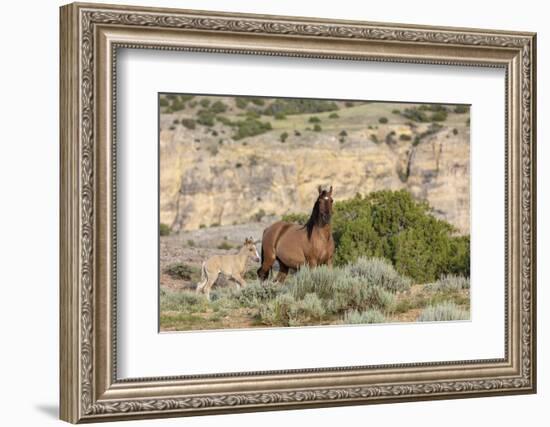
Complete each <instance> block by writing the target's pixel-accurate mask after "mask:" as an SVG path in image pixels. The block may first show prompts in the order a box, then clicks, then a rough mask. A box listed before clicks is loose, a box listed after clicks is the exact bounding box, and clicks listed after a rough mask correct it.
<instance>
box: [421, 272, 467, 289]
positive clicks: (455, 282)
mask: <svg viewBox="0 0 550 427" xmlns="http://www.w3.org/2000/svg"><path fill="white" fill-rule="evenodd" d="M463 289H470V279H469V278H468V277H464V276H455V275H454V274H446V275H444V276H443V277H442V278H441V279H439V280H438V281H437V282H435V283H433V284H431V285H430V290H433V291H436V292H457V291H461V290H463Z"/></svg>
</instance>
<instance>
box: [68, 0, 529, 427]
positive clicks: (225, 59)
mask: <svg viewBox="0 0 550 427" xmlns="http://www.w3.org/2000/svg"><path fill="white" fill-rule="evenodd" d="M60 51H61V113H60V115H61V120H60V122H61V125H60V126H61V128H60V134H61V164H62V172H61V248H60V250H61V284H60V287H61V288H60V292H61V304H60V306H61V313H60V316H61V321H60V324H61V335H60V336H61V344H60V345H61V348H60V372H61V378H60V382H61V418H62V419H64V420H66V421H69V422H73V423H77V422H85V421H88V422H89V421H106V420H118V419H130V418H153V417H167V416H185V415H201V414H216V413H227V412H243V411H257V410H275V409H287V408H288V409H294V408H307V407H319V406H331V405H352V404H369V403H384V402H399V401H411V400H429V399H442V398H458V397H476V396H487V395H495V394H520V393H533V392H535V390H536V351H535V350H536V331H535V325H536V321H535V320H536V318H535V315H536V286H535V276H536V274H535V272H536V257H535V255H536V254H535V247H536V245H535V235H536V233H535V230H536V218H535V214H536V205H535V202H536V183H535V176H536V173H535V154H536V150H535V148H536V146H535V136H536V135H535V92H536V91H535V82H536V75H535V71H536V62H535V59H536V56H535V53H536V46H535V34H532V33H518V32H507V31H494V30H479V29H459V28H437V27H422V26H412V25H402V24H381V23H369V22H353V21H330V20H322V19H314V18H296V17H281V16H262V15H243V14H230V13H217V12H199V11H188V10H175V9H157V8H141V7H129V6H110V5H93V4H71V5H67V6H63V7H62V8H61V49H60Z"/></svg>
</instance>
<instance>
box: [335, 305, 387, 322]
mask: <svg viewBox="0 0 550 427" xmlns="http://www.w3.org/2000/svg"><path fill="white" fill-rule="evenodd" d="M385 321H386V317H385V316H384V314H382V313H381V312H380V311H378V310H372V309H371V310H366V311H357V310H350V311H348V312H346V314H345V315H344V323H345V324H348V325H362V324H367V323H384V322H385Z"/></svg>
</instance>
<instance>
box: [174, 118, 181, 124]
mask: <svg viewBox="0 0 550 427" xmlns="http://www.w3.org/2000/svg"><path fill="white" fill-rule="evenodd" d="M172 123H173V124H175V125H179V124H180V121H179V120H178V119H174V121H173V122H172Z"/></svg>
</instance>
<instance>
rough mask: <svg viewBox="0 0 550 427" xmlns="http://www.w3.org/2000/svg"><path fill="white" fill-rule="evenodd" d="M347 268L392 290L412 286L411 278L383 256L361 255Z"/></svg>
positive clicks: (369, 280) (371, 281) (395, 290)
mask: <svg viewBox="0 0 550 427" xmlns="http://www.w3.org/2000/svg"><path fill="white" fill-rule="evenodd" d="M346 268H347V270H348V271H349V272H350V274H351V275H352V276H356V277H360V278H362V279H364V280H366V281H367V282H368V283H370V284H373V285H375V286H380V287H382V288H384V289H386V290H388V291H390V292H398V291H399V292H402V291H406V290H408V289H409V288H410V287H411V280H410V279H409V278H408V277H404V276H402V275H400V274H399V273H398V272H397V271H395V268H394V267H393V265H391V263H390V262H389V261H387V260H385V259H383V258H370V259H369V258H365V257H360V258H358V259H357V261H355V262H354V263H350V264H348V265H347V266H346Z"/></svg>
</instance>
